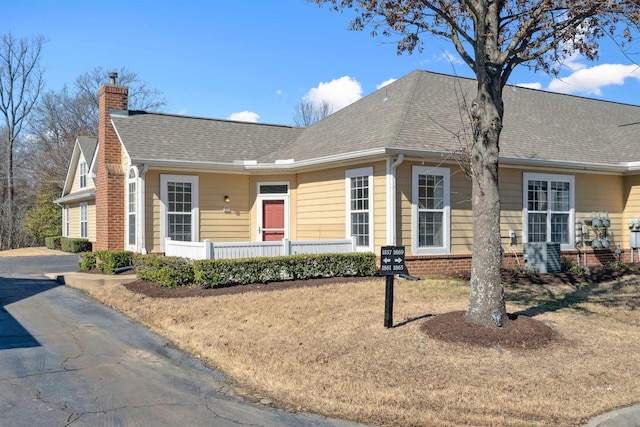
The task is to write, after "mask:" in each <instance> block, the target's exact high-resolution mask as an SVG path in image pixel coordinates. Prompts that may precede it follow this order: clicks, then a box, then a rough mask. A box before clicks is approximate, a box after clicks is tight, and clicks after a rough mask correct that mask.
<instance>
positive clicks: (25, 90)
mask: <svg viewBox="0 0 640 427" xmlns="http://www.w3.org/2000/svg"><path fill="white" fill-rule="evenodd" d="M43 44H44V38H43V37H41V36H39V37H35V38H15V37H14V36H13V35H11V34H5V35H3V36H2V39H1V40H0V113H1V114H2V118H3V130H4V132H3V134H2V144H3V148H4V153H5V159H4V162H3V166H4V167H3V174H4V176H3V178H4V179H3V180H2V182H3V185H2V196H3V200H2V207H3V212H2V218H1V219H0V220H1V221H2V222H3V223H5V224H3V226H2V228H0V248H1V249H9V248H13V247H14V244H15V242H14V239H13V237H14V235H15V234H16V218H17V215H16V214H17V211H16V209H15V206H16V203H15V180H14V178H15V164H14V156H15V147H16V143H17V141H18V138H19V137H20V135H21V132H22V129H23V126H24V124H25V123H26V120H27V119H28V117H29V115H30V114H31V112H32V110H33V107H34V105H35V104H36V102H37V101H38V97H39V96H40V92H41V91H42V88H43V87H44V78H43V70H42V68H41V67H40V59H41V53H42V46H43Z"/></svg>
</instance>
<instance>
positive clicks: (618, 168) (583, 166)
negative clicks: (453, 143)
mask: <svg viewBox="0 0 640 427" xmlns="http://www.w3.org/2000/svg"><path fill="white" fill-rule="evenodd" d="M381 155H392V156H393V155H398V156H400V155H403V156H404V157H405V158H407V159H408V158H412V159H413V158H417V159H420V160H424V159H425V158H430V159H436V160H438V161H447V160H450V161H452V162H453V161H456V160H460V159H462V158H463V155H461V154H460V153H453V152H442V151H430V150H406V149H402V148H385V147H380V148H374V149H371V150H361V151H354V152H350V153H344V154H337V155H331V156H324V157H317V158H314V159H307V160H302V161H295V160H293V159H283V160H276V161H275V162H273V163H258V162H257V161H256V160H234V161H232V162H194V161H175V160H165V159H160V160H149V159H131V162H132V163H133V164H143V163H144V164H146V165H147V166H148V167H149V168H164V169H176V170H184V169H185V168H188V169H190V170H192V171H194V172H195V171H198V170H201V171H203V172H204V171H211V170H212V169H215V170H219V171H227V172H237V173H243V172H247V171H264V172H267V171H274V172H282V171H293V170H297V169H301V168H308V167H317V166H322V165H325V164H327V163H337V162H350V161H353V160H363V159H364V158H366V157H374V156H381ZM499 162H500V166H504V167H509V166H514V167H532V168H535V167H539V168H553V169H570V170H583V171H594V172H607V173H625V172H634V171H640V162H624V163H590V162H573V161H566V160H546V159H531V158H522V157H507V156H500V158H499Z"/></svg>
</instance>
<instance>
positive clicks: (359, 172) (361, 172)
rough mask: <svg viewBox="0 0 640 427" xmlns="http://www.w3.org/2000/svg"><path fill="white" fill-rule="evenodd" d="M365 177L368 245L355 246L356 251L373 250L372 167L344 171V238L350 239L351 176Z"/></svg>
mask: <svg viewBox="0 0 640 427" xmlns="http://www.w3.org/2000/svg"><path fill="white" fill-rule="evenodd" d="M365 176H366V177H367V186H368V189H369V198H368V199H369V209H368V216H369V245H368V246H356V251H358V252H373V250H374V249H373V248H374V239H373V230H374V224H373V167H371V166H369V167H365V168H358V169H349V170H347V171H346V173H345V205H346V209H345V211H346V225H347V226H346V230H345V232H346V238H347V239H351V237H352V236H351V228H352V227H351V178H356V177H365Z"/></svg>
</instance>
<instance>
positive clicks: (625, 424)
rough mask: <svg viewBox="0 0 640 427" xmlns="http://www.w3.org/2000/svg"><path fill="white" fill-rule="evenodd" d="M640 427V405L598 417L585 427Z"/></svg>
mask: <svg viewBox="0 0 640 427" xmlns="http://www.w3.org/2000/svg"><path fill="white" fill-rule="evenodd" d="M629 426H640V405H635V406H630V407H628V408H622V409H618V410H615V411H611V412H607V413H605V414H602V415H598V416H597V417H595V418H594V419H592V420H591V421H589V423H587V424H585V425H584V427H629Z"/></svg>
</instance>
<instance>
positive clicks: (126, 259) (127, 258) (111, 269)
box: [94, 251, 133, 274]
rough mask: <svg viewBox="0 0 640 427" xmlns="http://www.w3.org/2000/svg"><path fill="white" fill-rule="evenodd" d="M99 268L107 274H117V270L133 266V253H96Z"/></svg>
mask: <svg viewBox="0 0 640 427" xmlns="http://www.w3.org/2000/svg"><path fill="white" fill-rule="evenodd" d="M94 254H95V256H96V264H97V267H98V268H99V269H100V271H102V272H103V273H105V274H115V270H116V269H118V268H122V267H128V266H130V265H133V252H131V251H96V252H94Z"/></svg>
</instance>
